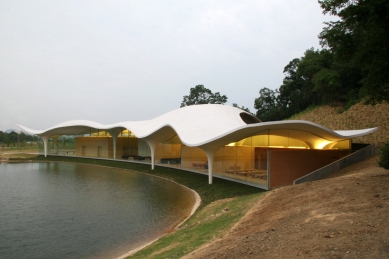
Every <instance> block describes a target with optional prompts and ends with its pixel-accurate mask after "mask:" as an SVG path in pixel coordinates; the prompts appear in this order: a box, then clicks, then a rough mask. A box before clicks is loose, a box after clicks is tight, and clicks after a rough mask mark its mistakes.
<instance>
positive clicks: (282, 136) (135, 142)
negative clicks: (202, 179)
mask: <svg viewBox="0 0 389 259" xmlns="http://www.w3.org/2000/svg"><path fill="white" fill-rule="evenodd" d="M294 149H295V150H302V149H304V150H350V149H351V141H350V140H342V141H339V142H333V141H328V140H326V139H323V138H320V137H318V136H315V135H313V134H311V133H308V132H303V131H296V130H265V131H262V132H259V133H257V134H255V135H253V136H250V137H247V138H244V139H242V140H239V141H236V142H232V143H229V144H226V145H225V146H223V147H221V148H220V149H219V150H218V151H217V152H216V154H215V156H214V165H213V173H214V175H215V176H219V177H221V178H227V179H234V180H236V181H241V182H245V183H251V184H252V185H257V186H267V185H268V170H267V169H268V151H269V150H294ZM50 153H51V154H59V155H75V156H86V157H102V158H113V144H112V137H111V135H110V133H109V132H108V131H103V130H96V129H89V130H87V131H85V132H82V133H80V134H79V135H77V136H52V137H51V141H50ZM116 157H117V158H118V159H125V160H133V161H141V162H146V163H150V161H151V151H150V147H149V146H148V144H147V143H146V142H145V141H144V140H141V139H138V138H137V137H136V136H135V135H134V134H133V133H132V132H131V131H129V130H127V129H123V130H122V131H121V132H120V133H119V135H118V137H117V143H116ZM155 163H156V164H160V165H165V166H171V167H179V168H183V169H189V170H194V171H198V172H201V173H207V172H208V159H207V156H206V154H205V152H204V151H203V150H202V149H201V148H199V147H188V146H185V145H183V144H182V142H181V140H180V138H179V137H178V136H174V137H172V138H171V139H168V140H165V141H163V142H161V143H159V144H158V146H157V147H156V151H155Z"/></svg>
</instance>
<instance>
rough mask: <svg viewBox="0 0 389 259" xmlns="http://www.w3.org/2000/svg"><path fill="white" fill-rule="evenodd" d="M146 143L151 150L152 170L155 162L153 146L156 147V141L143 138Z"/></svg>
mask: <svg viewBox="0 0 389 259" xmlns="http://www.w3.org/2000/svg"><path fill="white" fill-rule="evenodd" d="M145 141H146V143H147V144H148V145H149V147H150V152H151V170H154V164H155V148H156V147H157V145H158V143H157V142H156V141H151V140H145Z"/></svg>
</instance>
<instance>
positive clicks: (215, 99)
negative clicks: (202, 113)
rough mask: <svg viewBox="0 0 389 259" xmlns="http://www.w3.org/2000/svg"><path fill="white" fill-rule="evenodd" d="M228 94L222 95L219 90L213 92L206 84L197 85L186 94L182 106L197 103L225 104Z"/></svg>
mask: <svg viewBox="0 0 389 259" xmlns="http://www.w3.org/2000/svg"><path fill="white" fill-rule="evenodd" d="M227 99H228V98H227V96H225V95H221V94H220V93H219V92H216V93H212V91H211V90H209V89H207V88H205V87H204V85H196V86H195V87H194V88H191V89H190V93H189V95H185V96H184V98H183V100H182V102H181V106H180V107H185V106H190V105H197V104H209V103H210V104H225V103H226V102H227Z"/></svg>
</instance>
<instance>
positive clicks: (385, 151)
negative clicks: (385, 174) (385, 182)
mask: <svg viewBox="0 0 389 259" xmlns="http://www.w3.org/2000/svg"><path fill="white" fill-rule="evenodd" d="M378 165H379V166H380V167H383V168H385V169H389V141H388V142H386V144H384V145H382V146H381V150H380V153H379V160H378Z"/></svg>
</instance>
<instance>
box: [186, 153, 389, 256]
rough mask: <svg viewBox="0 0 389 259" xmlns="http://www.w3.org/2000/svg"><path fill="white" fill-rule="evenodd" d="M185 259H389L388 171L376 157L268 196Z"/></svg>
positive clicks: (284, 188)
mask: <svg viewBox="0 0 389 259" xmlns="http://www.w3.org/2000/svg"><path fill="white" fill-rule="evenodd" d="M185 258H389V170H385V169H383V168H380V167H378V166H377V157H373V158H370V159H367V160H365V161H363V162H360V163H358V164H355V165H353V166H350V167H348V168H346V169H344V170H342V171H340V172H338V173H337V174H335V175H333V176H332V177H331V178H328V179H324V180H321V181H316V182H310V183H305V184H301V185H295V186H287V187H283V188H280V189H277V190H274V191H271V192H269V193H268V194H266V195H265V196H263V197H262V198H260V199H259V201H258V203H257V204H256V205H255V206H254V207H253V208H252V209H251V210H250V211H249V213H247V214H246V215H245V216H244V217H243V218H242V219H241V220H240V222H239V223H238V224H237V225H235V227H234V228H233V229H231V230H230V231H229V232H228V234H226V235H225V236H224V237H222V238H219V239H217V240H215V241H213V242H212V243H210V244H207V245H206V246H203V247H201V248H199V249H197V250H196V251H194V252H192V253H190V254H189V255H187V256H186V257H185Z"/></svg>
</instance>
